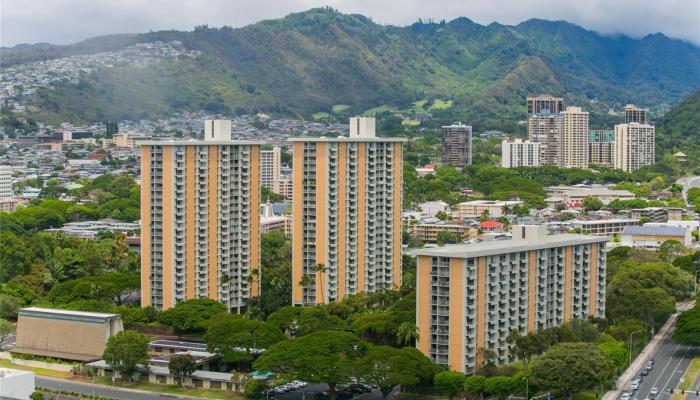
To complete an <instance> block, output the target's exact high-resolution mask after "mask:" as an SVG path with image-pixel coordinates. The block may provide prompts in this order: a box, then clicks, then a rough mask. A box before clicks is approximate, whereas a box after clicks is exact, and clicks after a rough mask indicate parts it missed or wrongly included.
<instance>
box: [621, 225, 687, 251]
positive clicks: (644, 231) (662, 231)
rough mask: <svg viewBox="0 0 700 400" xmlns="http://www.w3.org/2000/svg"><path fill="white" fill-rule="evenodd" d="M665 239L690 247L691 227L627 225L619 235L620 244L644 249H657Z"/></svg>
mask: <svg viewBox="0 0 700 400" xmlns="http://www.w3.org/2000/svg"><path fill="white" fill-rule="evenodd" d="M667 240H675V241H677V242H678V243H680V244H682V245H683V246H686V247H690V246H692V242H693V235H692V233H691V229H690V228H689V227H685V226H647V225H644V226H627V227H625V229H624V230H623V231H622V234H621V235H620V245H622V246H630V247H639V248H644V249H654V250H655V249H658V248H659V247H661V245H662V244H663V243H664V242H665V241H667Z"/></svg>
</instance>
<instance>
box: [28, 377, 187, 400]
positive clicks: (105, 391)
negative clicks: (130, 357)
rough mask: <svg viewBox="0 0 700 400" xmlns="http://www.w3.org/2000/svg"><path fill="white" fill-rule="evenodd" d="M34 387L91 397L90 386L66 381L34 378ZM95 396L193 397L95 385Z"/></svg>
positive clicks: (136, 399) (136, 398) (123, 399)
mask: <svg viewBox="0 0 700 400" xmlns="http://www.w3.org/2000/svg"><path fill="white" fill-rule="evenodd" d="M36 386H37V387H42V388H45V389H50V390H55V391H66V392H77V393H82V394H84V395H89V396H91V395H92V384H91V383H82V382H75V381H69V380H66V379H56V378H47V377H44V376H38V375H37V376H36ZM95 395H97V396H101V397H106V398H109V399H117V400H131V399H133V400H163V399H194V398H195V397H185V396H176V395H170V394H159V393H153V394H150V393H145V392H141V391H134V390H129V389H122V388H117V387H115V388H111V387H108V386H102V385H95ZM59 398H60V397H59Z"/></svg>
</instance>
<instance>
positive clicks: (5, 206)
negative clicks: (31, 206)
mask: <svg viewBox="0 0 700 400" xmlns="http://www.w3.org/2000/svg"><path fill="white" fill-rule="evenodd" d="M18 204H19V201H18V200H17V199H15V198H14V197H0V212H8V213H10V212H14V211H15V210H17V205H18Z"/></svg>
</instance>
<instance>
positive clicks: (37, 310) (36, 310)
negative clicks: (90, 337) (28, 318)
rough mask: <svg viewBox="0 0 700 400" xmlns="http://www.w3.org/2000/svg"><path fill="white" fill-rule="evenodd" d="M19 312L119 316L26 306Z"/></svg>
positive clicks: (98, 316) (116, 315) (115, 315)
mask: <svg viewBox="0 0 700 400" xmlns="http://www.w3.org/2000/svg"><path fill="white" fill-rule="evenodd" d="M19 312H20V314H21V313H24V312H32V313H43V314H54V315H73V316H76V317H92V318H115V317H121V315H120V314H108V313H98V312H88V311H73V310H58V309H54V308H41V307H27V308H22V309H20V310H19Z"/></svg>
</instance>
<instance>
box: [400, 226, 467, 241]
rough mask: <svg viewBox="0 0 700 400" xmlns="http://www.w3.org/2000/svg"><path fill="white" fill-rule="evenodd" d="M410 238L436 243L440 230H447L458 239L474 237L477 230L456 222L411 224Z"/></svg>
mask: <svg viewBox="0 0 700 400" xmlns="http://www.w3.org/2000/svg"><path fill="white" fill-rule="evenodd" d="M408 229H409V232H410V235H411V237H412V238H414V239H416V240H420V241H421V242H423V243H437V242H438V234H439V233H440V232H448V233H452V234H454V235H457V237H459V239H460V241H464V240H467V239H474V238H476V237H477V235H478V233H479V232H478V230H477V229H476V228H472V227H469V226H465V225H458V224H445V223H438V224H424V223H418V224H412V225H411V226H410V227H409V228H408Z"/></svg>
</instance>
